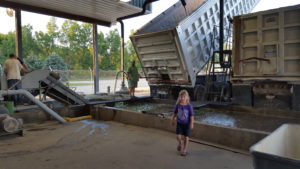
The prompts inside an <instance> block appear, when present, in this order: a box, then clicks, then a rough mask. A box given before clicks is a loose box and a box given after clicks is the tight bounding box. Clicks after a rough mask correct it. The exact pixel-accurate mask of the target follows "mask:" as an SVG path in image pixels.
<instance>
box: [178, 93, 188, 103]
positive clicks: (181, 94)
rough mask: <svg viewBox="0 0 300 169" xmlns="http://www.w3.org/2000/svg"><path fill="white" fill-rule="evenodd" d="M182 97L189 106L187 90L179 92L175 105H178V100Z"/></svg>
mask: <svg viewBox="0 0 300 169" xmlns="http://www.w3.org/2000/svg"><path fill="white" fill-rule="evenodd" d="M184 95H185V96H186V97H187V100H186V103H187V104H190V96H189V93H188V91H187V90H181V91H180V92H179V94H178V98H177V101H176V104H180V98H181V96H184Z"/></svg>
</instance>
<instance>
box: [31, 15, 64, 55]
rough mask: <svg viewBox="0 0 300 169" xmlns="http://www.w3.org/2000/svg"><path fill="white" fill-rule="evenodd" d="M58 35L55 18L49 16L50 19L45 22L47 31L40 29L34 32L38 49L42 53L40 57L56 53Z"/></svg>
mask: <svg viewBox="0 0 300 169" xmlns="http://www.w3.org/2000/svg"><path fill="white" fill-rule="evenodd" d="M59 36H60V33H59V29H58V26H57V24H56V18H54V17H51V18H50V21H49V22H48V23H47V32H46V33H44V32H42V31H39V32H35V37H36V40H37V44H38V46H39V49H41V51H42V53H41V56H40V58H45V57H46V56H49V55H51V54H55V53H56V54H57V53H58V50H59V48H58V37H59Z"/></svg>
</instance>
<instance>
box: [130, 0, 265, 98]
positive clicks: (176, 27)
mask: <svg viewBox="0 0 300 169" xmlns="http://www.w3.org/2000/svg"><path fill="white" fill-rule="evenodd" d="M185 2H186V5H185V6H183V4H182V3H181V2H180V1H178V2H177V3H176V4H174V5H173V6H171V7H170V8H168V9H167V10H166V11H164V12H163V13H161V14H160V15H159V16H157V17H156V18H154V19H153V20H151V21H150V22H149V23H147V24H146V25H144V26H143V27H142V28H141V29H139V30H138V31H137V32H136V33H134V34H133V35H132V36H131V37H130V39H131V41H132V43H133V46H134V48H135V51H136V53H137V55H138V58H139V61H140V63H141V65H142V69H143V72H144V74H145V76H146V79H147V81H148V84H149V86H150V90H151V95H152V96H153V97H159V98H176V97H177V95H178V92H179V91H180V90H181V89H187V90H188V92H189V93H190V95H191V97H192V99H197V98H201V97H199V95H201V94H203V92H204V90H205V88H206V84H205V83H207V82H206V81H207V80H206V79H207V78H206V72H205V70H206V69H207V63H208V62H209V60H210V58H211V57H212V55H213V53H214V51H216V50H217V49H218V48H219V43H218V36H219V35H218V34H219V29H218V27H217V26H216V25H219V9H220V6H219V1H218V0H206V1H205V0H185ZM224 2H225V3H224V17H226V18H231V17H233V16H236V15H241V14H245V13H249V12H250V11H251V10H252V9H253V8H254V7H255V5H256V4H257V3H258V2H259V0H247V1H245V0H225V1H224ZM230 24H231V23H230V21H229V20H227V19H225V21H224V27H225V28H226V30H224V35H225V37H227V39H229V37H230V34H231V31H230V30H229V27H230ZM227 29H228V31H227ZM214 78H218V76H214Z"/></svg>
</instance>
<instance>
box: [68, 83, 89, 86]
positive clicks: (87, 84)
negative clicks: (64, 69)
mask: <svg viewBox="0 0 300 169" xmlns="http://www.w3.org/2000/svg"><path fill="white" fill-rule="evenodd" d="M92 85H93V83H69V86H92Z"/></svg>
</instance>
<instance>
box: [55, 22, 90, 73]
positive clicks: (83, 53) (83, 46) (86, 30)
mask: <svg viewBox="0 0 300 169" xmlns="http://www.w3.org/2000/svg"><path fill="white" fill-rule="evenodd" d="M61 32H62V34H61V36H60V39H59V40H60V43H61V44H62V45H63V47H65V48H62V49H61V52H62V53H63V54H64V56H65V59H66V61H67V63H69V64H70V65H71V67H72V68H73V69H88V67H90V66H91V65H92V54H91V52H90V49H89V48H90V46H91V44H92V25H91V24H87V23H84V24H79V23H77V22H74V21H70V20H66V21H65V22H64V23H63V25H62V28H61Z"/></svg>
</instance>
